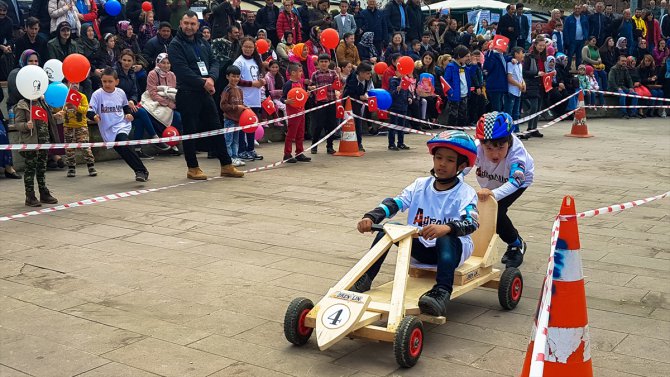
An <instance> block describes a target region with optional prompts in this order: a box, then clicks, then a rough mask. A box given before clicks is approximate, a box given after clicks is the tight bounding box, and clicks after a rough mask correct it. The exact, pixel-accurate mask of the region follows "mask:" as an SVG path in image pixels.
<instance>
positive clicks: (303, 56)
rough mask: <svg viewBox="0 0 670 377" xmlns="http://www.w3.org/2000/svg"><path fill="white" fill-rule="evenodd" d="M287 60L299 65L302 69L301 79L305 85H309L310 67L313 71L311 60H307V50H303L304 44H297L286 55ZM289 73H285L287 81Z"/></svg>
mask: <svg viewBox="0 0 670 377" xmlns="http://www.w3.org/2000/svg"><path fill="white" fill-rule="evenodd" d="M288 60H289V62H291V63H296V64H300V66H301V67H302V79H303V83H304V84H305V85H308V84H309V78H310V76H309V70H310V66H311V67H312V69H314V62H313V61H312V60H311V59H307V49H306V48H305V44H304V43H297V44H295V45H294V46H293V49H291V52H290V53H289V55H288ZM288 77H289V73H288V71H287V72H286V78H287V79H288Z"/></svg>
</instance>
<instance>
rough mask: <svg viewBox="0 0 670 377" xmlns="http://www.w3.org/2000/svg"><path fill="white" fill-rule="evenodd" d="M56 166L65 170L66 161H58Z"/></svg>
mask: <svg viewBox="0 0 670 377" xmlns="http://www.w3.org/2000/svg"><path fill="white" fill-rule="evenodd" d="M56 166H58V169H63V168H64V167H65V161H63V159H62V158H61V159H59V160H58V161H56Z"/></svg>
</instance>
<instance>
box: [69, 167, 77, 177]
mask: <svg viewBox="0 0 670 377" xmlns="http://www.w3.org/2000/svg"><path fill="white" fill-rule="evenodd" d="M76 176H77V171H76V170H75V167H74V166H69V167H68V168H67V177H68V178H74V177H76Z"/></svg>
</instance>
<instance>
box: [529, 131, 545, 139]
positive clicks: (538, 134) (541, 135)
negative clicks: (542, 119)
mask: <svg viewBox="0 0 670 377" xmlns="http://www.w3.org/2000/svg"><path fill="white" fill-rule="evenodd" d="M531 136H533V137H544V135H543V134H541V133H540V131H538V130H535V131H533V133H532V135H531Z"/></svg>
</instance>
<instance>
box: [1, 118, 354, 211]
mask: <svg viewBox="0 0 670 377" xmlns="http://www.w3.org/2000/svg"><path fill="white" fill-rule="evenodd" d="M348 120H349V118H346V117H345V120H344V121H343V122H342V123H340V125H339V126H337V127H336V128H335V129H334V130H333V131H331V132H330V133H329V134H328V135H326V136H324V137H323V138H322V139H321V140H319V141H317V142H316V143H314V144H312V145H311V146H310V147H309V148H307V149H305V151H307V150H309V149H311V148H314V147H316V146H318V145H319V144H321V143H323V142H324V141H326V140H327V139H328V138H329V137H330V136H332V135H333V134H334V133H335V132H336V131H337V130H339V129H340V128H342V126H343V125H344V123H346V122H347V121H348ZM303 153H304V152H303ZM284 163H286V160H282V161H279V162H275V163H273V164H269V165H265V166H261V167H258V168H253V169H248V170H244V172H245V173H254V172H257V171H261V170H268V169H271V168H273V167H276V166H279V165H281V164H284ZM220 178H222V177H212V178H208V179H207V180H204V181H189V182H184V183H177V184H174V185H169V186H163V187H156V188H150V189H141V190H132V191H125V192H117V193H115V194H108V195H102V196H97V197H95V198H89V199H84V200H79V201H76V202H72V203H67V204H61V205H57V206H54V207H48V208H42V209H39V210H35V211H29V212H23V213H17V214H15V215H8V216H1V217H0V222H4V221H9V220H16V219H22V218H25V217H28V216H35V215H41V214H45V213H51V212H56V211H62V210H64V209H68V208H76V207H82V206H87V205H92V204H98V203H104V202H109V201H112V200H116V199H122V198H128V197H131V196H138V195H143V194H149V193H152V192H157V191H164V190H168V189H172V188H176V187H182V186H187V185H193V184H196V183H203V182H207V181H213V180H215V179H220Z"/></svg>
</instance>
